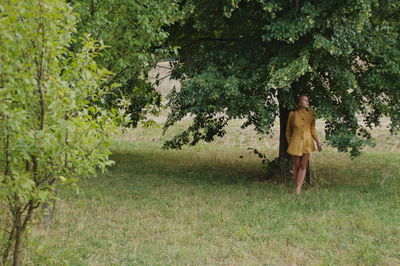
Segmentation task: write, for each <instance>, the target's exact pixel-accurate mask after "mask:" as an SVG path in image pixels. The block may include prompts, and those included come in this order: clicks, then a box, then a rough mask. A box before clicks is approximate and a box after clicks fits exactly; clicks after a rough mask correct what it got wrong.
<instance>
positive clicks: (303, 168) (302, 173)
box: [295, 154, 310, 194]
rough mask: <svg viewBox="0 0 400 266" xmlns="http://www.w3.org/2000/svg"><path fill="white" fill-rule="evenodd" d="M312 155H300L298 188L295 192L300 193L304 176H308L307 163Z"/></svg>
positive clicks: (297, 177)
mask: <svg viewBox="0 0 400 266" xmlns="http://www.w3.org/2000/svg"><path fill="white" fill-rule="evenodd" d="M309 157H310V154H303V155H302V156H301V157H300V165H299V168H298V169H299V170H298V173H297V176H296V189H295V193H296V194H299V193H300V190H301V186H302V185H303V181H304V177H305V176H306V171H307V163H308V159H309Z"/></svg>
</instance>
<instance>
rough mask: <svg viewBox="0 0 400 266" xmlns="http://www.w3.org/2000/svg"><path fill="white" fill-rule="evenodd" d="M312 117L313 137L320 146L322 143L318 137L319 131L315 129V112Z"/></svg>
mask: <svg viewBox="0 0 400 266" xmlns="http://www.w3.org/2000/svg"><path fill="white" fill-rule="evenodd" d="M311 115H312V118H311V126H310V132H311V136H312V138H313V139H314V140H315V142H316V143H317V144H318V145H319V144H320V142H319V139H318V136H317V130H316V129H315V112H314V111H313V112H312V114H311Z"/></svg>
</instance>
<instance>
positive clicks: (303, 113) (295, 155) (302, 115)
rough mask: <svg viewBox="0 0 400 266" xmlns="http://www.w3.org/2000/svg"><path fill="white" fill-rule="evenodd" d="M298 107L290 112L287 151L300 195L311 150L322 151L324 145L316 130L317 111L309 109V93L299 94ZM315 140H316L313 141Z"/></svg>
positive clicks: (297, 192) (287, 128)
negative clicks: (290, 156)
mask: <svg viewBox="0 0 400 266" xmlns="http://www.w3.org/2000/svg"><path fill="white" fill-rule="evenodd" d="M297 105H298V106H297V108H296V109H295V110H293V111H290V112H289V117H288V120H287V125H286V140H287V142H288V148H287V150H286V151H287V153H288V154H290V155H292V159H293V170H292V174H293V177H294V180H295V184H296V189H295V194H296V195H298V194H299V193H300V190H301V186H302V185H303V181H304V177H305V175H306V170H307V163H308V160H309V158H310V155H311V152H313V151H316V148H315V144H314V141H315V142H316V143H317V147H318V151H322V145H321V143H320V141H319V139H318V136H317V132H316V130H315V112H314V110H311V109H309V101H308V96H307V95H303V94H302V95H299V96H297ZM313 140H314V141H313Z"/></svg>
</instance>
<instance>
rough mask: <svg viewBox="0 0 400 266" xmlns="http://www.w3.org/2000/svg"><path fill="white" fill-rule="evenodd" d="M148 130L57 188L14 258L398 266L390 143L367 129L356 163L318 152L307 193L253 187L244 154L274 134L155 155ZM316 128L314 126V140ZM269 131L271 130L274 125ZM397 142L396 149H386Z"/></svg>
mask: <svg viewBox="0 0 400 266" xmlns="http://www.w3.org/2000/svg"><path fill="white" fill-rule="evenodd" d="M189 121H190V119H186V120H184V121H182V122H181V123H180V124H178V125H177V126H176V127H174V128H173V129H172V130H171V131H169V133H168V134H167V135H166V136H161V135H160V133H161V129H160V128H150V129H149V128H147V129H145V128H137V129H134V130H129V131H128V132H126V133H125V134H123V135H121V136H119V137H118V138H117V139H116V140H115V142H114V143H113V145H112V149H113V152H114V153H113V156H112V158H113V159H114V160H115V161H116V165H115V166H113V167H112V168H110V171H109V172H108V173H106V174H101V175H99V176H98V177H96V178H91V179H86V180H82V181H81V183H80V184H79V185H80V186H81V188H82V191H81V193H80V194H75V193H74V192H73V191H72V190H68V191H65V192H64V193H63V194H62V195H61V198H62V200H61V201H59V202H58V203H57V204H58V205H57V211H56V215H55V219H54V221H53V223H52V224H51V226H50V227H48V228H46V229H45V228H43V226H41V225H39V224H38V225H37V226H36V227H35V228H34V230H33V232H32V233H33V240H32V241H31V242H30V243H29V245H28V250H27V251H28V252H27V258H26V261H27V262H28V263H29V264H37V265H50V264H56V265H399V264H400V246H399V245H398V242H399V239H400V194H399V192H400V158H399V150H400V147H399V143H400V142H398V140H399V139H398V137H393V136H390V135H389V134H388V132H387V131H386V130H385V129H384V128H381V129H376V130H375V131H374V137H377V146H376V147H375V148H374V149H372V148H367V149H366V150H365V153H363V154H362V156H360V157H358V158H356V159H354V160H351V159H350V158H349V155H347V154H342V153H338V152H337V151H335V150H334V149H332V148H329V147H326V148H325V149H324V150H323V151H322V152H320V153H318V152H314V153H313V154H312V158H311V162H312V165H313V170H314V172H315V174H316V185H315V186H313V187H308V186H305V187H303V191H302V194H301V196H300V197H296V196H294V195H293V194H292V191H293V186H292V185H281V184H275V183H274V182H270V181H266V180H264V170H263V168H262V167H261V163H260V161H259V158H257V157H256V156H255V155H254V154H252V153H251V152H250V151H249V150H247V147H254V148H258V149H260V150H261V151H262V152H265V154H267V156H268V157H269V158H273V157H274V156H276V155H277V144H278V143H277V140H278V138H277V136H276V135H275V136H273V137H272V138H269V137H262V138H259V137H260V136H257V135H256V134H255V133H254V132H253V131H252V130H251V129H246V130H242V131H240V130H239V125H240V121H237V120H236V121H232V122H231V123H230V124H229V126H228V135H227V136H226V137H225V138H223V139H217V140H216V141H215V142H214V143H201V144H199V145H197V146H194V147H184V148H183V149H182V150H181V151H171V150H167V151H162V150H161V149H160V147H161V144H162V141H163V140H164V139H167V138H169V137H170V136H171V135H172V134H173V133H176V132H179V130H182V129H183V127H184V126H185V125H187V123H188V122H189ZM322 127H323V121H317V131H318V134H319V135H320V136H321V139H323V130H322ZM276 129H277V128H276ZM396 145H397V146H396Z"/></svg>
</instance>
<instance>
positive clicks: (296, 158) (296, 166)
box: [292, 155, 300, 183]
mask: <svg viewBox="0 0 400 266" xmlns="http://www.w3.org/2000/svg"><path fill="white" fill-rule="evenodd" d="M292 159H293V170H292V174H293V179H294V182H295V183H296V176H297V173H298V170H299V165H300V156H296V155H292Z"/></svg>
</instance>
